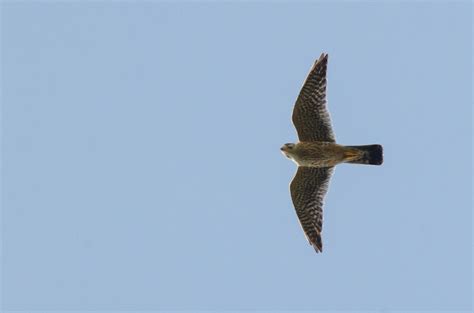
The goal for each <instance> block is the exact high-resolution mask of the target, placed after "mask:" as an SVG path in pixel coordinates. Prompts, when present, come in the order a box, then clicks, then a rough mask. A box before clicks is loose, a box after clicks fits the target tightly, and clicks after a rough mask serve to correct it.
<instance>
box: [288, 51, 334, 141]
mask: <svg viewBox="0 0 474 313" xmlns="http://www.w3.org/2000/svg"><path fill="white" fill-rule="evenodd" d="M327 64H328V55H327V54H324V53H323V54H321V56H320V57H319V59H318V60H317V61H316V62H315V63H314V65H313V67H312V68H311V71H310V72H309V75H308V77H307V78H306V81H305V82H304V84H303V88H301V91H300V94H299V95H298V99H296V104H295V107H294V109H293V124H294V125H295V127H296V131H297V132H298V138H299V140H300V141H329V142H335V141H336V140H335V137H334V133H333V131H332V126H331V118H330V116H329V111H328V109H327V107H326V68H327Z"/></svg>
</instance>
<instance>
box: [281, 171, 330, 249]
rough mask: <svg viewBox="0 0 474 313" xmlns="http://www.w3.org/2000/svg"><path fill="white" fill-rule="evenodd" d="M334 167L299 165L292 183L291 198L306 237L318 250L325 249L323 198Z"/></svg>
mask: <svg viewBox="0 0 474 313" xmlns="http://www.w3.org/2000/svg"><path fill="white" fill-rule="evenodd" d="M333 171H334V167H323V168H314V167H303V166H300V167H298V171H297V172H296V175H295V177H294V178H293V181H292V182H291V184H290V192H291V199H292V200H293V205H294V206H295V209H296V214H297V215H298V219H299V221H300V223H301V226H302V227H303V230H304V233H305V235H306V238H307V239H308V241H309V243H310V244H311V245H312V246H313V248H314V250H316V252H322V251H323V242H322V240H321V231H322V227H323V198H324V196H325V195H326V192H327V190H328V186H329V179H330V178H331V175H332V173H333Z"/></svg>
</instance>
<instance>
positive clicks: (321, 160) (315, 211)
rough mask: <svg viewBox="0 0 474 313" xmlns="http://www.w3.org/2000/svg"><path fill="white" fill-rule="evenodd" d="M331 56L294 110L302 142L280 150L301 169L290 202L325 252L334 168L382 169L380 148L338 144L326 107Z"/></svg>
mask: <svg viewBox="0 0 474 313" xmlns="http://www.w3.org/2000/svg"><path fill="white" fill-rule="evenodd" d="M327 64H328V55H327V54H324V53H323V54H321V56H320V57H319V59H318V60H317V61H316V62H315V63H314V65H313V67H312V68H311V70H310V72H309V75H308V77H307V78H306V81H305V82H304V84H303V88H302V89H301V91H300V94H299V96H298V99H297V100H296V104H295V107H294V109H293V124H294V125H295V127H296V131H297V132H298V139H299V142H297V143H287V144H285V145H283V147H281V151H282V152H283V154H284V155H285V156H286V157H288V158H289V159H291V160H293V161H294V162H295V163H296V164H297V165H298V170H297V172H296V175H295V177H294V178H293V181H292V182H291V184H290V193H291V199H292V200H293V205H294V206H295V209H296V214H297V215H298V219H299V221H300V223H301V226H302V228H303V231H304V233H305V235H306V238H307V239H308V241H309V243H310V244H311V245H312V246H313V248H314V250H316V252H322V251H323V242H322V240H321V232H322V227H323V199H324V196H325V195H326V192H327V190H328V185H329V179H330V178H331V175H332V173H333V171H334V167H335V166H336V165H337V164H340V163H354V164H372V165H380V164H382V162H383V151H382V146H381V145H366V146H343V145H339V144H337V143H336V139H335V137H334V132H333V130H332V125H331V119H330V117H329V112H328V109H327V107H326V68H327Z"/></svg>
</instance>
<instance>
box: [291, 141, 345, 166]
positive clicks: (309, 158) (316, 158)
mask: <svg viewBox="0 0 474 313" xmlns="http://www.w3.org/2000/svg"><path fill="white" fill-rule="evenodd" d="M299 149H300V151H299V153H298V159H297V160H296V161H297V163H298V165H300V166H308V167H330V166H335V165H337V164H339V163H342V162H343V161H344V148H343V147H342V146H340V145H337V144H334V143H311V144H302V145H301V146H300V147H299Z"/></svg>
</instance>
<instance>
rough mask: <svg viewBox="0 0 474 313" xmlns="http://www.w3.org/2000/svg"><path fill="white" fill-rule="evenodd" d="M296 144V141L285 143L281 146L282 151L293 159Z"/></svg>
mask: <svg viewBox="0 0 474 313" xmlns="http://www.w3.org/2000/svg"><path fill="white" fill-rule="evenodd" d="M294 149H295V144H294V143H285V144H284V145H283V146H282V147H281V148H280V150H281V152H283V154H284V155H285V156H286V157H287V158H290V159H292V155H293V154H294Z"/></svg>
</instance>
